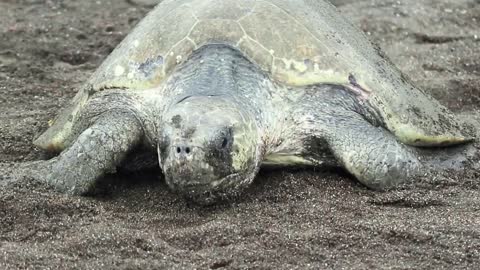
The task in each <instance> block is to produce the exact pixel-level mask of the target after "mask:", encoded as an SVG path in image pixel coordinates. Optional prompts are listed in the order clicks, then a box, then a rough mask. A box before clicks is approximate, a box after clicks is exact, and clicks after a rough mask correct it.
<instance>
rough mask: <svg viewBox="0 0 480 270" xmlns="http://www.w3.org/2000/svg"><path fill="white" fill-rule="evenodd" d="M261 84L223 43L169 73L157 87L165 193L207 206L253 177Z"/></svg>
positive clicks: (264, 96) (259, 144) (265, 95)
mask: <svg viewBox="0 0 480 270" xmlns="http://www.w3.org/2000/svg"><path fill="white" fill-rule="evenodd" d="M268 82H269V81H268V79H267V78H266V77H265V76H264V75H263V72H259V70H258V69H257V67H256V66H255V65H254V64H252V63H251V62H250V61H248V60H247V59H245V58H244V56H242V55H241V53H240V52H238V51H237V50H235V49H232V48H230V47H228V46H225V45H207V46H205V47H203V48H201V49H199V50H197V51H195V52H194V53H193V55H192V56H190V57H189V59H188V60H187V61H186V62H185V63H184V64H183V65H182V66H180V67H179V68H178V69H177V70H176V71H174V73H173V74H172V76H171V79H170V80H169V81H168V82H167V83H166V86H165V88H164V91H165V95H166V96H168V95H169V97H168V98H167V100H169V103H168V104H166V107H165V109H164V111H163V113H161V117H162V119H161V120H160V121H159V123H161V124H160V126H159V127H158V131H159V134H158V138H159V141H158V143H157V144H158V152H159V153H158V154H159V163H160V167H161V168H162V170H163V172H164V174H165V177H166V182H167V183H168V185H169V186H170V187H171V188H172V189H173V190H175V191H178V192H180V193H183V194H184V195H186V196H187V197H190V198H193V199H195V200H197V201H199V200H201V201H202V202H207V203H208V201H209V200H213V199H214V198H215V197H218V196H223V195H227V194H228V195H230V194H231V193H235V192H237V191H238V190H239V189H241V187H244V186H247V185H248V184H249V183H250V182H251V181H252V180H253V178H254V176H255V174H256V173H257V171H258V169H259V167H260V163H261V162H262V160H263V155H264V152H265V145H264V142H263V140H262V138H263V130H264V127H265V125H266V122H265V120H266V119H265V118H264V117H263V115H264V112H263V109H265V105H267V103H269V102H268V99H269V92H270V91H268V87H266V86H267V85H268ZM270 87H271V86H270ZM259 104H262V105H259Z"/></svg>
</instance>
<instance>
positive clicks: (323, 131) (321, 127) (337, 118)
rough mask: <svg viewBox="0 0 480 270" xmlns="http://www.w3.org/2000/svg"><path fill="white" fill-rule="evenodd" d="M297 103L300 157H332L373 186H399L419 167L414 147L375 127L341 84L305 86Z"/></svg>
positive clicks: (381, 187) (307, 158)
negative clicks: (300, 144)
mask: <svg viewBox="0 0 480 270" xmlns="http://www.w3.org/2000/svg"><path fill="white" fill-rule="evenodd" d="M300 104H302V106H299V107H298V108H297V109H296V110H295V111H294V114H295V117H294V118H295V121H296V123H295V125H296V127H297V128H298V133H297V135H296V136H297V137H301V138H303V139H302V141H303V145H304V149H303V150H302V156H303V158H304V159H305V160H310V161H312V163H313V164H318V163H322V162H321V161H323V160H324V159H325V157H326V156H333V157H334V158H335V159H336V161H337V162H338V163H339V164H340V165H341V166H343V167H344V168H345V169H347V171H348V172H350V173H351V174H352V175H354V176H355V177H356V178H357V179H358V180H359V181H360V182H361V183H363V184H364V185H366V186H367V187H369V188H373V189H386V188H389V187H393V186H396V185H399V184H402V183H404V182H406V181H407V180H410V179H412V178H413V177H414V176H417V175H419V174H420V172H422V171H423V170H424V168H425V166H424V165H423V164H422V162H420V160H419V159H418V156H417V151H416V150H415V148H413V147H411V146H407V145H405V144H403V143H401V142H399V141H398V140H397V139H396V137H395V136H394V135H393V134H392V133H390V132H389V131H388V130H386V129H385V128H383V127H381V126H379V125H376V124H378V123H376V122H375V120H374V119H373V118H371V116H370V115H369V114H368V111H367V110H366V108H365V106H364V105H362V104H360V103H359V102H358V101H357V99H356V98H355V96H354V95H353V94H352V93H351V92H349V91H348V90H346V89H345V88H343V87H341V86H334V85H318V86H314V87H313V88H311V89H307V90H306V94H305V95H304V97H303V100H302V102H300ZM298 134H300V135H298ZM319 161H320V162H319Z"/></svg>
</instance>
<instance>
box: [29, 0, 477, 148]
mask: <svg viewBox="0 0 480 270" xmlns="http://www.w3.org/2000/svg"><path fill="white" fill-rule="evenodd" d="M210 43H222V44H228V45H230V46H233V47H235V48H237V49H239V50H240V51H242V52H243V53H244V54H245V55H246V56H247V57H248V58H249V59H250V60H252V61H253V62H255V63H256V64H257V65H258V66H260V67H261V68H262V69H263V70H265V71H266V72H268V73H269V74H271V76H272V78H273V79H274V80H276V81H277V82H279V83H284V84H288V85H292V86H301V85H310V84H318V83H332V84H341V85H345V86H347V87H350V88H352V89H354V90H356V91H358V92H359V93H360V94H361V98H362V99H364V100H365V101H367V102H368V103H369V104H370V105H372V106H373V108H375V111H376V112H377V114H378V116H379V117H380V118H381V119H382V120H383V122H384V124H385V126H386V127H387V128H388V129H389V130H390V131H391V132H393V133H394V134H395V135H396V136H397V137H398V139H399V140H400V141H402V142H404V143H407V144H411V145H420V146H435V145H446V144H456V143H460V142H463V141H466V140H468V139H469V138H467V137H466V136H465V135H464V134H462V131H461V127H460V125H459V123H458V120H457V119H455V117H454V115H453V114H452V113H450V112H449V111H448V110H447V109H446V108H445V107H443V106H442V105H440V104H439V103H438V102H437V101H436V100H434V99H433V98H431V97H430V96H428V95H426V94H425V93H423V92H422V91H421V90H419V89H418V88H416V87H415V86H414V85H413V84H412V83H411V82H410V81H409V80H408V79H406V78H405V76H403V75H402V74H401V72H400V71H399V70H398V69H397V68H395V67H394V66H393V65H392V64H391V62H390V61H388V59H386V57H384V56H383V55H382V54H381V52H380V51H379V50H378V49H376V48H375V47H374V46H372V44H371V43H370V42H369V41H368V39H367V38H366V36H365V35H364V34H363V33H362V32H361V31H360V30H359V29H357V28H355V27H353V26H352V25H351V24H350V23H349V22H347V21H346V20H345V19H344V18H343V17H342V16H341V15H340V14H339V12H338V11H337V10H336V8H335V7H334V6H333V5H332V4H330V3H329V2H328V1H319V0H295V1H293V0H242V1H238V0H165V1H163V2H162V3H161V4H159V5H158V6H157V7H155V9H153V10H152V11H151V12H150V13H149V14H148V15H147V16H146V17H145V18H144V19H143V20H142V21H141V22H140V23H139V24H138V25H137V26H136V27H135V28H134V29H133V31H132V32H131V33H130V34H129V35H128V36H127V37H126V38H125V39H124V40H123V41H122V42H121V43H120V44H119V45H118V47H117V48H116V49H115V50H114V51H113V52H112V53H111V54H110V55H109V56H108V58H107V59H106V60H105V61H104V62H103V64H102V65H101V66H100V67H99V69H98V70H97V71H96V72H95V73H94V74H93V76H92V77H91V79H90V80H89V82H88V83H87V84H86V85H85V86H84V87H83V88H82V89H80V91H79V93H78V94H77V96H76V97H75V98H74V99H73V101H72V102H71V104H70V105H69V106H68V107H67V108H66V109H64V110H63V111H62V112H61V113H60V115H59V116H58V117H57V119H56V121H55V122H54V124H53V126H51V127H50V129H49V130H47V131H46V132H45V133H44V134H43V135H42V136H41V137H40V138H39V139H37V140H36V142H35V143H36V144H37V145H38V146H40V147H42V148H45V149H52V150H61V149H63V148H64V141H65V138H66V137H67V136H68V135H69V133H70V129H71V126H72V122H73V121H75V119H76V116H77V115H78V112H79V110H80V109H81V108H82V106H83V105H84V104H85V103H86V101H87V100H88V98H89V96H90V95H92V94H93V93H95V92H98V91H102V90H103V89H109V88H124V89H128V90H129V91H135V90H144V89H149V88H153V87H156V86H158V85H159V84H161V83H162V81H164V80H165V78H167V77H168V76H169V74H170V73H171V72H172V70H174V68H175V67H176V66H177V65H178V64H180V63H182V62H183V61H184V60H186V59H187V58H188V56H189V55H190V53H191V52H192V51H194V50H195V49H197V48H199V47H201V46H203V45H206V44H210ZM293 89H295V88H293ZM292 91H294V90H292Z"/></svg>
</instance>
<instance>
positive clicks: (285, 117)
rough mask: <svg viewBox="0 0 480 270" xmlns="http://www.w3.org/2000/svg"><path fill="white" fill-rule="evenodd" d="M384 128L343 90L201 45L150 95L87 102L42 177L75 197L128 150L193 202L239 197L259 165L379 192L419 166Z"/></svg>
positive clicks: (104, 96)
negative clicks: (319, 173)
mask: <svg viewBox="0 0 480 270" xmlns="http://www.w3.org/2000/svg"><path fill="white" fill-rule="evenodd" d="M382 124H383V123H382V122H381V121H380V119H378V118H377V117H376V114H375V110H373V108H371V107H369V105H368V102H366V101H365V100H364V99H363V97H362V98H360V97H357V96H356V93H355V92H353V91H351V90H348V88H345V87H343V86H334V85H314V86H309V87H296V88H289V87H286V86H283V85H279V84H276V83H275V82H273V81H272V80H271V79H270V78H269V77H268V75H266V74H265V73H264V72H262V71H261V70H260V69H259V68H258V67H256V66H255V65H254V64H253V63H251V62H250V61H249V60H247V59H246V58H244V57H243V55H242V53H240V52H238V51H237V50H235V49H232V48H230V47H227V46H222V45H208V46H205V47H203V48H201V49H199V50H198V51H196V52H194V53H193V55H191V56H190V58H189V60H187V61H186V62H185V63H184V64H183V65H181V66H179V67H178V68H177V69H176V70H175V71H174V73H173V74H171V76H170V78H169V80H167V81H166V82H165V83H164V84H163V85H161V86H159V87H158V88H156V89H150V90H148V91H144V92H140V91H135V92H129V91H128V90H125V89H111V90H105V91H102V92H101V93H97V94H96V96H94V97H92V98H91V100H89V103H88V104H87V106H85V108H84V111H82V112H81V117H79V120H78V121H77V122H76V123H75V124H74V128H73V130H74V132H73V133H72V134H73V135H72V136H71V138H69V139H68V140H67V142H68V147H67V149H66V150H65V151H64V152H62V153H61V154H60V155H59V156H58V157H56V158H54V159H52V160H50V161H47V162H46V165H45V166H44V169H46V171H47V172H48V173H47V174H46V176H44V177H42V178H43V180H46V181H47V182H48V183H50V184H52V185H53V186H55V187H56V188H57V189H59V190H61V191H65V192H69V193H73V194H83V193H85V192H87V191H88V190H89V189H90V188H91V187H93V186H94V184H95V181H96V180H97V179H98V178H100V177H102V176H103V175H105V174H106V173H108V172H111V171H114V170H115V168H116V167H117V166H120V165H122V166H125V165H127V166H128V164H129V160H126V157H128V156H129V155H128V154H129V153H132V152H135V151H138V149H150V150H151V152H153V151H157V152H158V160H159V165H160V168H161V169H162V171H163V172H164V175H165V178H166V182H167V184H168V185H169V186H170V188H172V189H173V190H174V191H177V192H179V193H181V194H183V195H185V196H187V197H189V198H192V199H194V200H195V201H197V202H199V203H211V202H214V201H215V200H216V199H218V198H221V197H225V196H231V195H233V194H237V193H238V192H239V191H241V190H242V189H243V188H244V187H246V186H248V185H249V184H250V183H251V182H252V181H253V179H254V177H255V175H256V173H257V172H258V170H259V168H260V166H261V164H262V163H265V164H276V165H295V164H309V165H319V164H322V163H324V162H336V163H338V164H340V165H342V166H344V167H345V168H346V169H347V170H348V171H349V172H350V173H352V174H353V175H354V176H355V177H356V178H357V179H358V180H359V181H360V182H362V183H363V184H365V185H366V186H368V187H370V188H376V189H383V188H389V187H392V186H395V185H398V184H400V183H403V182H405V181H406V180H408V179H411V178H412V177H413V176H415V175H418V174H419V173H420V172H422V171H424V170H425V169H426V167H425V166H424V164H423V163H422V162H420V160H419V158H418V150H416V149H415V148H413V147H409V146H405V145H404V144H402V143H400V142H398V141H397V140H396V138H395V137H394V136H393V135H392V134H391V133H390V132H389V131H387V130H386V129H385V128H384V127H382V126H381V125H382ZM147 156H148V155H147ZM146 163H148V164H155V162H151V161H149V162H146ZM130 169H131V168H130Z"/></svg>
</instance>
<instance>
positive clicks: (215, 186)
mask: <svg viewBox="0 0 480 270" xmlns="http://www.w3.org/2000/svg"><path fill="white" fill-rule="evenodd" d="M239 176H240V173H232V174H229V175H227V176H225V177H223V178H221V179H218V180H214V181H210V182H204V181H188V182H186V183H184V184H182V185H178V184H177V189H178V190H180V191H181V192H186V193H190V192H214V191H216V190H221V189H225V188H228V187H230V186H234V184H235V181H233V180H235V179H237V178H238V177H239Z"/></svg>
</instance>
